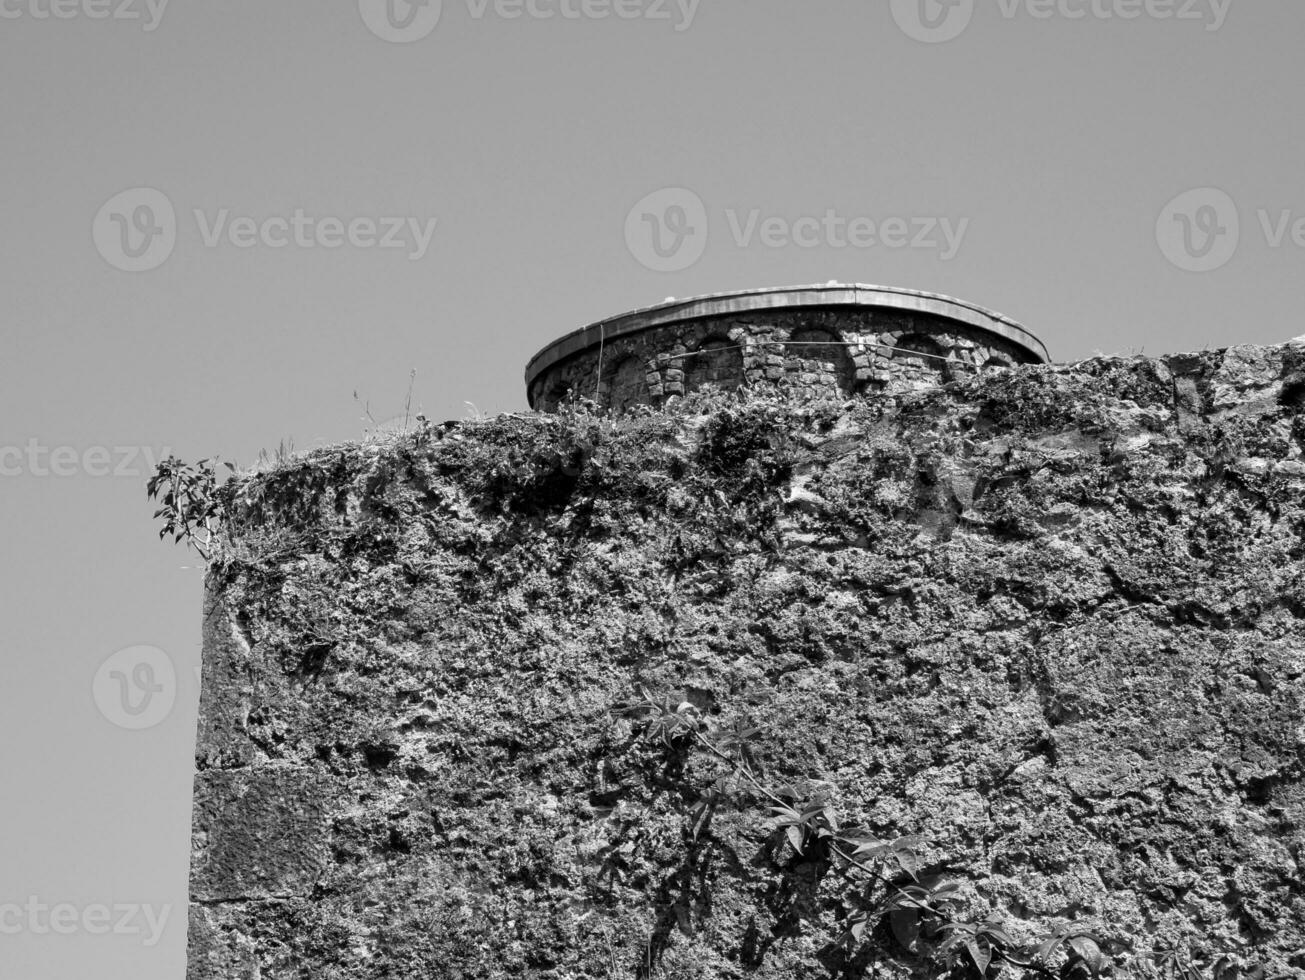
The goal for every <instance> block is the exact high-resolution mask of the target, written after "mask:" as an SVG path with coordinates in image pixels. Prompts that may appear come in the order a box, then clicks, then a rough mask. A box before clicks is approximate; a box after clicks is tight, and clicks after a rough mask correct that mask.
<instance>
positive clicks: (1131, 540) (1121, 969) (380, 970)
mask: <svg viewBox="0 0 1305 980" xmlns="http://www.w3.org/2000/svg"><path fill="white" fill-rule="evenodd" d="M712 326H713V328H715V327H716V326H717V325H712ZM803 326H804V328H805V329H817V327H818V325H814V324H811V323H810V322H807V323H805V324H804V325H803ZM705 336H706V335H705V334H704V335H702V336H695V335H685V336H684V338H683V340H684V341H685V342H686V347H687V346H688V345H689V343H696V342H699V341H700V340H701V339H704V337H705ZM816 339H817V340H819V339H820V338H816ZM808 353H810V354H814V355H815V356H812V357H808V358H806V360H807V361H808V362H809V363H810V365H811V366H808V365H806V364H799V363H794V364H793V365H792V366H790V365H789V364H788V363H787V362H785V360H784V359H783V355H780V354H776V355H774V356H776V357H779V358H780V360H779V361H778V362H777V363H773V364H772V363H768V362H760V363H759V362H758V361H756V360H755V359H754V360H745V362H744V363H745V370H752V371H757V370H762V371H766V370H771V369H774V370H778V371H779V372H781V375H786V374H787V373H788V372H790V371H791V372H792V373H793V374H795V375H796V376H797V378H798V380H799V382H800V381H801V376H802V375H803V374H808V375H818V374H820V373H821V372H823V371H825V368H824V367H823V365H824V364H825V363H827V360H826V359H827V358H828V357H830V356H831V355H832V353H833V352H830V351H821V349H820V348H819V347H817V348H814V349H810V350H809V351H808ZM719 356H721V357H723V356H724V355H723V354H722V355H719ZM765 356H766V357H769V356H771V355H770V354H769V353H767V354H766V355H765ZM614 363H616V364H618V365H619V364H620V363H621V362H620V361H619V360H618V361H616V362H614ZM713 363H714V366H713V368H712V371H713V372H714V373H715V374H716V375H717V376H719V375H721V374H726V375H728V372H729V371H730V370H732V369H730V368H728V362H721V363H715V362H713ZM762 365H764V366H762ZM817 366H819V367H817ZM667 370H668V369H667ZM667 370H659V371H658V372H657V379H658V382H659V383H661V384H666V383H668V382H669V378H668V377H667ZM630 373H631V372H630V371H626V373H625V375H624V376H625V377H627V378H628V377H629V375H630ZM618 375H619V372H618ZM1302 392H1305V347H1292V346H1288V347H1280V348H1236V349H1232V350H1228V351H1207V352H1203V353H1200V354H1192V355H1174V356H1170V357H1165V358H1158V359H1152V358H1140V357H1139V358H1127V359H1123V358H1102V359H1097V360H1092V361H1087V362H1083V363H1081V364H1074V365H1058V366H1037V367H1032V366H1027V367H1019V368H1016V369H1014V370H1009V371H997V372H980V373H962V374H961V376H960V377H959V378H958V380H957V382H956V383H955V384H950V385H947V386H944V387H938V386H932V387H927V388H920V389H918V390H915V391H906V392H903V393H902V394H901V395H900V396H898V397H894V398H891V399H869V398H868V399H842V398H837V399H829V400H826V401H820V400H813V399H809V398H805V397H801V398H788V397H786V395H785V392H784V391H782V390H778V389H765V388H762V389H759V390H757V391H754V392H751V393H749V394H748V395H746V396H745V397H743V398H739V399H736V398H734V397H733V396H726V395H719V396H713V395H711V394H703V395H701V396H699V400H698V401H697V403H695V404H691V405H689V406H688V408H689V409H691V410H686V411H683V412H681V411H679V409H678V408H677V407H676V406H675V405H672V406H670V407H668V408H666V409H664V410H660V411H656V412H650V413H633V414H627V415H620V416H612V415H607V414H602V413H598V414H591V413H588V412H585V411H583V410H580V411H577V412H573V413H572V412H568V413H563V414H558V415H553V414H520V415H505V416H501V417H498V418H493V419H486V420H479V421H468V422H464V423H457V424H454V423H450V424H446V425H444V426H422V427H421V428H419V429H418V431H417V432H415V433H413V434H409V435H407V436H404V437H396V438H395V439H394V440H393V441H392V442H391V443H388V444H384V445H375V444H373V445H361V446H359V445H353V446H342V447H336V448H332V449H324V450H319V451H315V452H313V453H312V454H310V455H308V456H305V457H303V458H301V459H296V460H293V461H290V462H288V463H287V464H285V465H283V466H280V467H279V468H277V469H276V470H274V471H272V472H270V473H266V474H263V475H260V476H258V477H256V478H253V479H250V480H248V481H246V482H244V483H243V484H242V485H241V486H240V490H239V494H238V496H237V498H236V502H235V505H234V507H233V508H232V509H231V510H230V511H229V512H228V513H227V515H226V517H225V524H224V532H223V536H222V538H221V542H220V545H219V549H218V552H217V554H216V558H215V560H214V562H213V564H212V565H211V566H210V569H209V573H208V576H207V601H206V604H205V623H204V644H203V670H204V675H203V688H202V697H201V704H200V717H199V737H198V748H197V753H196V765H197V768H198V773H197V775H196V780H195V811H194V845H193V848H194V850H193V859H192V879H191V896H192V903H191V919H190V922H191V925H190V930H191V931H190V953H189V956H190V961H189V972H188V977H189V980H389V978H405V980H406V978H417V977H421V978H425V977H439V978H448V980H455V978H456V980H508V978H511V980H609V978H612V977H618V978H626V980H650V978H653V977H657V978H665V980H737V978H742V977H746V978H750V980H795V978H804V980H835V978H837V980H842V978H847V977H859V976H875V977H879V978H882V980H905V978H915V980H938V978H940V977H941V976H943V975H944V972H945V971H943V970H942V969H941V968H940V967H939V965H938V961H937V959H936V958H934V959H930V958H929V957H928V956H926V955H924V954H923V953H922V952H921V951H920V949H918V948H911V947H908V946H906V945H904V943H905V942H906V940H903V939H902V938H901V931H900V930H898V931H897V932H893V931H892V930H890V929H887V928H876V929H875V930H874V931H873V932H871V933H869V934H867V936H866V937H865V939H864V941H861V942H859V943H853V944H851V945H850V946H849V945H848V944H846V943H840V942H839V939H840V936H841V935H842V934H843V933H844V932H845V930H846V926H847V915H848V906H847V903H848V902H849V901H850V902H852V903H853V905H855V902H856V896H855V895H854V894H850V893H849V891H848V887H847V885H846V881H845V879H844V878H843V877H842V876H841V875H840V874H838V873H833V872H831V873H828V874H821V873H819V865H817V864H816V863H813V862H811V861H808V860H806V859H804V858H803V856H801V855H796V854H794V853H793V852H792V851H791V850H786V849H785V844H784V838H783V835H782V834H777V833H776V832H774V831H773V830H772V829H771V828H770V826H769V824H768V822H767V813H766V811H765V808H764V804H765V802H766V801H765V800H753V799H749V798H746V795H745V796H744V797H738V798H735V797H730V798H728V799H727V801H726V802H724V803H722V804H720V805H719V806H718V807H717V808H716V809H715V811H714V814H713V816H712V818H711V820H710V822H709V824H708V825H707V826H705V827H703V826H699V829H698V830H697V831H692V832H691V829H690V828H691V817H690V815H689V810H688V808H689V807H690V805H691V804H692V803H693V802H694V801H695V800H696V799H698V798H699V797H700V796H701V795H702V794H705V793H707V792H708V791H709V790H710V788H711V787H712V786H713V784H714V783H715V781H716V780H717V779H719V778H720V777H722V776H726V775H728V769H726V768H724V767H723V766H722V764H721V763H720V761H719V760H718V759H717V758H715V757H714V756H713V755H712V754H711V753H709V752H706V751H702V750H692V749H688V750H685V751H684V753H683V754H682V755H681V756H680V757H678V758H676V757H675V756H674V755H672V756H668V755H667V752H666V750H665V748H664V747H662V748H659V747H658V746H655V745H649V744H647V743H646V742H643V741H641V740H640V739H639V738H637V737H636V733H635V732H634V730H632V728H631V724H630V721H629V720H628V719H627V718H626V717H625V716H624V715H623V714H622V712H621V710H620V709H621V705H622V704H623V703H625V702H627V701H629V700H630V699H631V698H632V697H634V696H635V693H634V692H635V685H636V684H642V685H647V686H648V687H649V688H650V689H652V690H654V691H657V692H664V693H665V695H666V696H667V697H669V698H671V699H672V701H673V703H678V702H680V701H685V702H688V703H691V704H692V705H694V707H695V709H696V710H697V711H698V712H699V713H700V716H701V717H702V718H703V719H705V720H709V721H711V723H712V724H714V725H719V726H722V727H730V726H733V725H735V724H736V723H737V724H744V723H747V722H749V721H750V722H751V723H753V724H755V725H757V726H759V727H760V733H759V734H757V735H755V736H754V744H753V748H752V750H751V751H752V753H753V755H752V758H753V760H754V763H755V765H756V767H757V771H759V772H761V773H763V775H764V778H765V779H766V780H767V781H769V782H770V783H771V784H772V785H779V784H785V783H787V784H791V785H792V786H793V787H794V792H796V793H798V794H800V795H801V797H802V798H803V799H807V800H817V801H822V802H823V803H827V804H828V805H829V806H831V807H833V808H835V809H836V810H837V812H838V813H839V814H841V815H842V818H843V820H844V821H845V823H856V824H859V825H861V826H862V827H865V828H868V831H869V832H870V833H873V834H875V835H876V836H879V837H881V838H884V839H897V838H899V837H901V836H902V835H915V836H918V838H919V839H920V841H921V842H922V843H920V844H919V849H920V861H921V863H922V865H923V869H932V870H933V871H936V872H938V873H939V874H942V873H945V874H946V876H947V877H948V879H949V880H954V881H956V882H958V883H959V885H960V891H959V893H958V894H959V898H960V901H961V902H962V905H961V906H960V908H959V909H958V911H957V912H956V915H958V916H961V917H962V918H963V919H964V921H968V922H976V923H978V922H984V921H986V920H988V919H990V918H993V919H996V920H998V921H999V922H1000V923H1001V925H1002V928H1004V929H1005V930H1006V931H1007V932H1008V933H1009V935H1010V936H1011V938H1012V940H1013V941H1015V942H1017V943H1020V944H1025V943H1032V942H1036V941H1037V940H1039V938H1040V937H1045V936H1046V935H1047V934H1048V932H1050V931H1053V930H1055V929H1057V928H1058V927H1061V926H1067V925H1069V924H1071V923H1079V924H1080V928H1083V929H1086V930H1090V931H1091V932H1092V933H1094V934H1095V935H1096V936H1098V937H1099V938H1100V940H1101V942H1102V944H1103V947H1104V948H1105V949H1106V951H1107V952H1108V953H1109V955H1110V956H1111V957H1112V958H1113V960H1114V962H1115V972H1114V974H1113V975H1114V976H1115V977H1117V978H1123V977H1149V976H1154V975H1156V969H1157V968H1158V967H1163V966H1164V964H1165V963H1166V962H1171V961H1170V960H1167V959H1166V957H1177V960H1176V962H1177V963H1178V964H1179V965H1184V964H1191V965H1192V967H1193V969H1194V970H1195V971H1196V972H1195V973H1194V974H1193V973H1184V974H1182V975H1184V976H1193V975H1195V976H1200V977H1204V978H1210V977H1213V976H1215V972H1214V965H1215V964H1216V963H1217V962H1219V961H1221V960H1223V962H1224V965H1225V967H1227V966H1229V965H1232V966H1237V967H1241V968H1242V969H1241V972H1239V973H1232V972H1229V971H1228V970H1224V972H1223V973H1222V974H1221V975H1222V976H1223V977H1224V978H1226V980H1230V978H1233V977H1237V978H1239V980H1250V978H1252V977H1255V976H1262V977H1264V978H1265V980H1279V978H1293V980H1295V978H1299V977H1301V976H1303V975H1305V889H1303V888H1302V880H1305V653H1303V651H1305V397H1303V396H1302ZM677 404H679V403H677ZM923 869H922V870H923ZM902 880H903V881H905V879H902ZM908 938H909V937H908ZM931 955H932V954H931ZM1061 963H1063V956H1062V957H1061V959H1060V960H1057V962H1055V963H1053V975H1054V968H1058V967H1059V966H1060V964H1061ZM1256 964H1258V965H1260V966H1262V967H1263V972H1262V973H1259V974H1256V973H1254V972H1252V967H1253V966H1254V965H1256ZM1169 973H1170V974H1171V975H1174V976H1177V975H1178V972H1177V971H1176V970H1175V969H1171V970H1170V971H1169ZM1073 975H1074V976H1078V974H1073ZM1159 975H1161V976H1164V975H1165V974H1164V973H1163V972H1161V973H1160V974H1159ZM1018 976H1019V971H1016V970H1012V969H1003V971H1002V973H1001V977H1002V978H1003V980H1005V978H1007V977H1010V978H1012V980H1018Z"/></svg>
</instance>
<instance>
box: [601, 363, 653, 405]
mask: <svg viewBox="0 0 1305 980" xmlns="http://www.w3.org/2000/svg"><path fill="white" fill-rule="evenodd" d="M607 385H608V396H607V405H608V407H609V408H610V409H611V410H612V411H614V412H621V411H624V410H625V409H627V408H632V407H634V406H635V405H647V404H649V403H650V402H651V398H649V395H648V365H647V363H646V362H645V361H644V360H643V359H642V358H640V357H636V356H634V355H630V356H629V357H625V358H622V359H621V360H620V361H618V362H617V363H616V365H615V366H614V367H613V369H612V371H611V373H610V374H608V377H607Z"/></svg>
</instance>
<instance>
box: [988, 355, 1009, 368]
mask: <svg viewBox="0 0 1305 980" xmlns="http://www.w3.org/2000/svg"><path fill="white" fill-rule="evenodd" d="M1014 366H1015V362H1014V361H1012V360H1011V359H1010V358H1009V357H1007V356H1006V355H1005V354H989V355H988V359H987V360H986V361H984V362H983V369H984V370H985V371H992V370H998V371H1008V370H1010V369H1011V368H1013V367H1014Z"/></svg>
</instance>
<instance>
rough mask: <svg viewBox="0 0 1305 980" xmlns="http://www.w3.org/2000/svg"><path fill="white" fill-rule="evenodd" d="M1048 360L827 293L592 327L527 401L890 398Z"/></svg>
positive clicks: (1028, 349)
mask: <svg viewBox="0 0 1305 980" xmlns="http://www.w3.org/2000/svg"><path fill="white" fill-rule="evenodd" d="M1048 360H1049V357H1048V355H1047V349H1046V347H1045V346H1043V344H1042V342H1041V341H1040V340H1038V338H1037V337H1035V336H1034V335H1033V334H1032V333H1030V332H1029V331H1028V330H1027V329H1026V328H1025V327H1023V326H1021V325H1020V324H1019V323H1016V322H1015V321H1014V320H1011V319H1010V318H1008V317H1005V316H1002V315H1001V314H1000V313H994V312H992V311H991V310H986V309H983V308H982V307H979V306H975V305H974V304H972V303H966V302H964V301H962V300H958V299H952V298H951V297H949V296H942V295H938V294H936V293H923V292H917V291H915V290H910V289H898V288H895V287H890V286H866V285H859V284H840V283H829V284H826V285H823V286H794V287H786V288H777V289H751V290H744V291H741V292H731V293H716V294H712V295H709V296H699V297H695V298H693V299H687V300H668V301H666V302H664V303H660V304H658V305H656V306H650V307H647V308H645V309H641V310H635V311H633V312H631V313H625V314H622V315H620V316H616V317H611V318H610V319H607V320H601V321H599V322H598V323H594V324H591V325H590V326H587V327H584V328H582V329H580V330H576V331H574V332H573V333H570V334H567V335H566V336H564V337H562V338H560V339H558V340H555V341H554V342H553V343H551V344H549V345H548V346H547V347H545V348H544V349H543V350H541V351H540V352H539V353H538V354H536V355H535V356H534V358H532V359H531V361H530V363H529V365H528V366H527V367H526V390H527V397H528V398H529V401H530V405H531V407H532V408H536V409H539V410H541V411H552V410H553V409H555V408H556V407H557V405H558V404H559V403H560V402H561V401H562V400H563V399H565V398H566V397H567V396H568V395H570V394H575V395H581V396H585V397H589V398H593V399H594V400H595V401H597V402H598V403H599V404H600V405H603V406H606V407H608V408H611V409H613V410H615V411H622V410H625V409H628V408H630V407H631V406H634V405H646V404H658V403H660V402H661V401H662V400H663V399H665V398H668V397H670V396H672V395H683V394H687V393H689V392H691V391H694V390H697V389H699V388H702V387H705V386H707V385H716V386H719V387H723V388H737V387H739V386H740V385H743V384H747V383H773V384H775V385H777V386H781V387H786V388H790V389H799V390H807V391H811V392H824V393H835V392H841V393H842V394H845V395H853V394H867V395H872V394H876V393H884V394H892V393H895V392H900V391H906V390H910V389H913V388H920V387H930V386H933V385H937V384H939V383H941V382H943V381H946V380H949V379H950V378H952V377H955V376H956V375H957V372H964V371H975V370H992V369H1000V368H1010V367H1014V366H1015V365H1018V364H1041V363H1045V362H1047V361H1048Z"/></svg>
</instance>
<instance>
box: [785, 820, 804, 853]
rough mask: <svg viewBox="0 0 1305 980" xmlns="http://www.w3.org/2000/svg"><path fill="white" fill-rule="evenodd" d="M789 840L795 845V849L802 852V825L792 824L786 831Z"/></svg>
mask: <svg viewBox="0 0 1305 980" xmlns="http://www.w3.org/2000/svg"><path fill="white" fill-rule="evenodd" d="M785 833H786V836H787V837H788V842H789V843H790V844H792V845H793V850H795V851H797V852H798V853H799V854H801V853H802V829H801V828H800V827H795V826H790V827H789V828H788V830H787V831H786V832H785Z"/></svg>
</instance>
